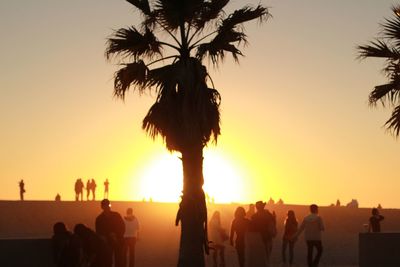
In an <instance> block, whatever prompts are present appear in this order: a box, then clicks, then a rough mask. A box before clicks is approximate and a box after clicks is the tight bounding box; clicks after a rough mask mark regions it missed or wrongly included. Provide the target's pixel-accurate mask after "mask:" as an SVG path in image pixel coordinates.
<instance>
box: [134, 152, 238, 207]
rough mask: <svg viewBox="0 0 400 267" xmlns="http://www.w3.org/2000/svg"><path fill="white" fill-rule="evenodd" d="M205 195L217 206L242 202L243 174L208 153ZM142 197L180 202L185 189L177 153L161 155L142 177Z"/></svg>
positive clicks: (215, 155)
mask: <svg viewBox="0 0 400 267" xmlns="http://www.w3.org/2000/svg"><path fill="white" fill-rule="evenodd" d="M203 174H204V186H203V189H204V191H205V193H206V194H207V195H208V196H209V200H210V201H212V200H214V201H215V202H218V203H229V202H239V201H240V200H241V199H242V191H243V189H242V188H243V184H242V182H243V181H242V178H241V177H242V175H241V174H240V172H239V171H238V168H237V167H236V166H235V165H234V164H232V163H231V162H230V161H229V160H228V158H227V157H223V156H222V155H221V154H220V153H217V152H215V151H211V150H207V151H205V152H204V162H203ZM139 177H140V190H139V192H140V193H141V195H142V196H141V197H142V198H143V199H146V200H150V199H151V200H153V201H160V202H178V201H179V200H180V196H181V190H182V163H181V160H180V159H179V155H178V154H168V153H165V154H162V155H160V156H158V157H157V158H155V159H154V160H153V161H152V162H150V163H149V164H148V165H147V166H146V167H145V168H144V169H143V171H142V172H141V173H140V174H139Z"/></svg>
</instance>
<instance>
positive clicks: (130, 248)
mask: <svg viewBox="0 0 400 267" xmlns="http://www.w3.org/2000/svg"><path fill="white" fill-rule="evenodd" d="M124 223H125V234H124V241H125V242H124V243H125V244H124V245H125V246H124V257H125V259H126V262H127V263H128V266H129V267H134V266H135V247H136V242H137V240H138V238H139V221H138V219H137V218H136V217H135V216H134V215H133V210H132V208H128V209H127V210H126V216H125V217H124ZM125 266H126V264H125Z"/></svg>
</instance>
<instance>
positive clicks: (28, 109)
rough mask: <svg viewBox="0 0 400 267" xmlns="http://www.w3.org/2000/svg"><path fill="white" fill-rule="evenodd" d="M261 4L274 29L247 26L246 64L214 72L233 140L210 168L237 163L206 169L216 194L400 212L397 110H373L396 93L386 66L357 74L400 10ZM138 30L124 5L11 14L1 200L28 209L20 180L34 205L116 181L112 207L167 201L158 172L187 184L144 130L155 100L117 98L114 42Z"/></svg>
mask: <svg viewBox="0 0 400 267" xmlns="http://www.w3.org/2000/svg"><path fill="white" fill-rule="evenodd" d="M258 2H259V1H258V0H257V1H248V3H250V4H258ZM244 3H246V1H238V0H236V1H232V4H231V5H230V8H235V7H238V6H241V5H243V4H244ZM262 3H263V4H264V5H266V6H269V7H270V12H271V13H272V14H273V19H271V20H269V21H268V22H267V23H265V24H264V25H262V26H260V25H258V24H257V23H255V22H254V23H249V24H247V25H246V33H247V34H248V36H249V40H250V45H249V46H247V47H246V48H245V49H244V50H243V51H244V54H245V55H246V57H245V58H242V59H241V61H240V65H238V64H235V63H234V62H233V60H231V59H230V58H229V59H227V60H226V61H225V64H223V65H221V66H220V68H219V69H218V70H216V69H214V68H213V67H212V66H210V68H209V71H210V73H211V75H212V77H213V80H214V83H215V86H216V88H217V89H218V90H219V91H220V93H221V95H222V106H221V111H222V135H221V137H220V139H219V142H218V145H217V146H216V147H215V146H212V145H211V146H210V149H209V150H208V151H207V152H206V156H205V157H206V158H205V160H206V161H207V155H208V154H207V153H209V155H214V156H210V157H211V158H212V157H214V158H215V157H216V158H219V159H222V161H221V162H225V163H226V166H225V165H224V166H221V168H222V170H217V169H216V168H215V167H214V168H213V167H208V170H205V173H206V174H207V173H210V171H211V169H212V171H213V172H214V173H221V174H222V175H217V177H218V176H221V180H220V181H219V182H216V181H213V182H210V180H207V175H206V177H205V179H206V183H208V184H210V188H211V189H210V191H212V192H210V194H211V195H213V196H214V197H215V199H216V200H217V201H218V200H220V201H223V200H225V199H223V198H219V196H218V194H219V193H218V190H216V189H215V188H216V187H217V188H218V189H220V188H221V186H223V185H221V183H222V182H223V183H231V184H232V186H231V187H232V188H233V189H232V190H233V191H231V195H230V197H231V198H232V199H231V201H236V202H250V201H255V200H258V199H264V200H267V199H269V197H272V198H274V199H278V198H280V197H281V198H283V200H284V201H285V202H287V203H302V204H308V203H311V202H317V203H319V204H321V205H329V204H330V203H333V202H335V201H336V199H337V198H339V199H340V200H341V201H342V203H346V202H349V201H350V200H351V199H352V198H356V199H358V201H359V203H360V205H361V206H364V207H370V206H376V205H377V204H378V203H381V204H382V206H383V207H397V208H399V207H400V204H399V200H400V199H399V194H398V191H399V188H400V179H399V178H400V177H399V172H398V170H397V168H398V166H399V154H398V152H399V148H400V143H399V141H396V139H395V138H393V137H392V136H391V135H390V134H388V133H386V132H385V130H384V128H383V127H382V126H383V124H384V122H385V121H386V120H387V119H388V117H389V114H390V109H386V110H385V109H383V108H382V107H378V108H370V107H369V106H368V94H369V92H370V90H371V89H372V88H373V86H374V85H377V84H380V83H383V82H384V81H385V77H384V76H383V75H382V73H381V72H380V69H381V67H382V65H383V62H382V61H379V60H366V61H363V62H360V61H359V60H356V49H355V47H356V46H357V45H358V44H365V43H367V42H368V41H369V40H372V38H374V37H375V36H376V35H377V33H378V31H379V26H378V25H379V23H380V22H382V21H383V19H384V17H388V16H390V15H391V14H390V13H391V12H390V7H391V6H392V4H394V3H396V1H386V0H379V1H377V0H352V1H328V0H306V1H290V0H273V1H262ZM137 22H138V13H137V12H136V11H134V9H133V7H132V6H130V4H128V3H126V2H125V1H123V0H118V1H117V0H116V1H109V0H85V1H80V0H73V1H54V0H37V1H13V0H5V1H1V2H0V32H1V34H2V38H1V42H0V59H1V61H0V62H1V64H0V73H1V74H0V124H1V131H0V147H1V149H0V188H1V190H2V191H1V192H0V199H18V181H19V180H20V179H21V178H23V179H24V180H25V183H26V189H27V193H26V198H27V199H53V198H54V196H55V195H56V193H57V192H58V193H60V194H61V196H62V199H65V200H71V199H73V183H74V181H75V179H76V178H78V177H82V178H83V179H84V180H85V181H86V179H87V178H92V177H93V178H95V179H96V180H97V183H98V184H101V183H102V182H103V181H104V179H105V178H109V179H110V190H111V193H110V197H111V198H112V199H121V200H140V199H142V198H143V197H146V198H148V197H153V199H154V200H157V196H155V195H152V194H154V191H152V192H148V191H146V190H145V189H144V184H145V183H146V182H144V181H143V180H144V177H148V176H149V173H150V174H151V173H152V170H154V169H157V168H158V169H160V166H164V167H165V166H167V167H165V170H163V172H164V173H165V176H166V177H168V174H167V172H168V171H170V172H172V173H173V174H172V175H170V176H173V175H175V174H174V173H175V172H176V171H177V172H179V169H180V163H179V160H177V159H176V155H169V154H168V153H167V152H166V150H165V148H164V146H163V144H162V142H161V141H160V140H157V141H156V142H153V141H152V140H150V139H149V138H147V137H146V135H145V133H144V132H143V131H142V130H141V120H142V118H143V117H144V115H145V114H146V112H147V110H148V108H149V107H150V105H151V103H152V101H154V95H151V94H148V95H143V96H138V95H137V94H129V95H128V97H127V99H126V101H125V103H124V102H122V101H120V100H117V99H114V98H113V96H112V93H113V72H114V71H115V70H116V69H117V66H116V65H115V64H114V63H112V62H111V63H110V62H107V61H106V60H105V58H104V50H105V42H106V37H107V36H109V35H110V34H111V33H112V29H118V28H120V27H125V26H129V25H136V24H137ZM160 158H161V159H162V160H164V159H165V160H164V162H168V163H167V164H164V165H157V164H159V163H160V162H161V161H160V160H159V159H160ZM205 164H206V163H205ZM206 165H207V164H206ZM171 166H172V167H171ZM224 168H225V169H224ZM229 168H231V169H229ZM225 170H226V171H225ZM163 172H161V174H162V173H163ZM230 172H231V173H232V176H235V178H232V177H231V176H230V175H226V174H227V173H228V174H229V173H230ZM158 174H160V172H159V173H158ZM224 174H225V175H224ZM146 175H147V176H146ZM153 175H157V173H156V172H155V173H153ZM210 176H212V175H211V174H210V175H209V176H208V177H210ZM150 179H151V178H150ZM157 179H158V178H157ZM214 179H215V177H214ZM154 181H157V180H154ZM177 183H178V182H177V181H174V182H172V181H171V183H170V184H172V185H174V184H177ZM147 184H148V183H147ZM150 184H151V183H150ZM238 185H240V186H241V187H240V189H241V190H240V192H239V191H237V190H238ZM147 186H148V185H147ZM235 186H236V187H235ZM229 188H230V186H226V188H225V189H224V190H227V191H229V190H230V189H229ZM235 188H236V189H235ZM149 190H150V189H149ZM213 190H214V191H213ZM235 190H236V191H235ZM144 191H146V192H144ZM176 192H179V188H178V189H177V191H176ZM99 193H100V194H101V193H102V187H101V186H100V187H99ZM176 194H178V193H176ZM161 200H162V199H161Z"/></svg>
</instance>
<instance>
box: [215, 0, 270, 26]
mask: <svg viewBox="0 0 400 267" xmlns="http://www.w3.org/2000/svg"><path fill="white" fill-rule="evenodd" d="M269 17H271V14H270V13H269V12H268V9H267V8H266V7H263V6H261V5H258V6H257V7H255V8H252V7H249V6H246V7H243V8H241V9H238V10H236V11H234V12H233V13H232V14H231V15H229V16H228V17H227V18H226V19H224V20H223V21H222V23H221V27H220V28H221V30H223V29H233V28H235V27H236V26H238V25H240V24H242V23H244V22H247V21H250V20H254V19H259V20H260V21H264V20H267V19H268V18H269Z"/></svg>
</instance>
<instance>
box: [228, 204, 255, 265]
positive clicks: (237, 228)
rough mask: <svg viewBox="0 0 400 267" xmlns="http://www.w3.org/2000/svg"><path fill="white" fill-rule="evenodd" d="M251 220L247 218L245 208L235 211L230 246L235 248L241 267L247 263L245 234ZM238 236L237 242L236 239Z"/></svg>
mask: <svg viewBox="0 0 400 267" xmlns="http://www.w3.org/2000/svg"><path fill="white" fill-rule="evenodd" d="M249 224H250V220H249V219H247V218H246V211H245V209H244V208H243V207H238V208H237V209H236V211H235V218H234V219H233V221H232V226H231V232H230V235H229V241H230V244H231V245H232V246H233V245H234V246H235V249H236V252H237V255H238V260H239V266H240V267H244V262H245V254H244V253H245V242H244V237H245V233H246V232H247V230H248V228H249ZM235 235H236V239H235V242H233V241H234V237H235Z"/></svg>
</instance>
